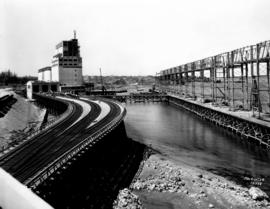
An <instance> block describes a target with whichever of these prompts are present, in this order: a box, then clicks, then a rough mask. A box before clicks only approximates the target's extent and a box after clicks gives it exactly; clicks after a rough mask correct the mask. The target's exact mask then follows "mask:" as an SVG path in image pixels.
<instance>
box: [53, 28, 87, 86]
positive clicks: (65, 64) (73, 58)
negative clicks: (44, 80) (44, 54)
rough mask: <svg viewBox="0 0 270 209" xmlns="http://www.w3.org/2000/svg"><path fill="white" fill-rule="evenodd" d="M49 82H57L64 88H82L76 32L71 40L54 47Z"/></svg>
mask: <svg viewBox="0 0 270 209" xmlns="http://www.w3.org/2000/svg"><path fill="white" fill-rule="evenodd" d="M51 81H52V82H59V84H60V86H66V87H69V86H70V87H72V86H73V87H75V86H82V84H83V78H82V58H81V56H80V46H79V44H78V40H77V39H76V32H74V38H73V39H71V40H69V41H62V42H60V43H59V44H57V45H56V52H55V55H54V56H53V60H52V67H51Z"/></svg>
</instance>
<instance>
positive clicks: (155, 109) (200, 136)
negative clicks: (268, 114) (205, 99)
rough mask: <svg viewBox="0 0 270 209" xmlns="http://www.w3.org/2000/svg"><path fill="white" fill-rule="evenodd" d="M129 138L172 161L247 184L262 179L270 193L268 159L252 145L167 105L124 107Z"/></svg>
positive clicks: (268, 157)
mask: <svg viewBox="0 0 270 209" xmlns="http://www.w3.org/2000/svg"><path fill="white" fill-rule="evenodd" d="M126 107H127V112H128V114H127V118H126V128H127V133H128V135H129V136H130V137H131V138H133V139H135V140H137V141H140V142H143V143H145V144H147V145H150V146H152V147H153V148H154V149H157V150H159V151H161V152H162V153H163V154H165V155H168V156H170V157H171V158H173V159H174V160H178V161H182V162H185V163H187V164H190V165H194V166H197V167H201V168H204V169H207V170H211V171H212V172H215V173H218V174H220V175H223V176H226V177H230V178H232V179H233V180H237V181H238V182H239V183H244V184H246V185H250V183H251V182H250V181H249V180H248V179H249V178H247V177H250V176H252V177H255V178H263V183H262V186H261V188H262V189H264V190H265V191H267V192H268V193H269V191H270V156H269V153H267V152H263V151H262V150H261V149H259V148H258V147H256V146H255V145H252V144H249V143H246V142H244V141H243V140H241V139H240V138H239V137H236V136H233V135H232V134H230V133H228V132H227V131H225V130H223V129H221V128H218V127H216V126H214V125H213V124H211V123H209V122H206V121H203V120H201V119H200V118H198V117H197V116H195V115H194V114H192V113H189V112H187V111H184V110H180V109H176V108H175V107H173V106H169V105H166V104H154V103H148V104H127V106H126Z"/></svg>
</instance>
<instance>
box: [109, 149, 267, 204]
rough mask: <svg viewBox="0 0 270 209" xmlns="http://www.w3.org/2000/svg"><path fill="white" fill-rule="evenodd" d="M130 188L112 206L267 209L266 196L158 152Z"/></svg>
mask: <svg viewBox="0 0 270 209" xmlns="http://www.w3.org/2000/svg"><path fill="white" fill-rule="evenodd" d="M142 166H143V169H142V172H141V173H140V175H139V176H138V178H137V179H136V180H135V181H134V182H133V184H132V185H131V186H130V188H129V189H125V190H122V191H120V193H119V195H118V199H117V200H116V201H115V204H114V208H115V209H121V208H132V209H133V208H134V209H135V208H146V209H159V208H178V209H188V208H191V209H193V208H194V209H195V208H200V209H205V208H220V209H228V208H237V209H251V208H252V209H253V208H255V209H259V208H267V209H270V203H269V201H268V197H267V195H266V194H265V193H264V192H262V191H261V190H260V189H258V188H251V189H248V188H244V187H242V186H239V185H237V184H235V183H234V182H231V181H228V180H226V179H225V178H223V177H220V176H217V175H215V174H212V173H210V172H208V171H204V170H201V169H198V168H194V167H191V166H189V165H186V164H184V163H182V164H181V163H179V162H177V163H175V162H173V161H171V160H169V159H166V158H164V157H163V156H161V155H158V154H154V155H151V156H150V157H149V158H148V159H147V160H146V161H145V162H144V164H143V165H142Z"/></svg>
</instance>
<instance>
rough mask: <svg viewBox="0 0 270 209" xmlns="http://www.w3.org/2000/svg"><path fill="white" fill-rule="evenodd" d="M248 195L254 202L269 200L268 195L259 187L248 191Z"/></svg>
mask: <svg viewBox="0 0 270 209" xmlns="http://www.w3.org/2000/svg"><path fill="white" fill-rule="evenodd" d="M248 193H249V195H250V196H251V197H252V199H253V200H264V199H268V198H269V197H268V195H267V194H266V193H265V192H264V191H262V190H261V189H259V188H258V187H251V188H250V189H249V190H248Z"/></svg>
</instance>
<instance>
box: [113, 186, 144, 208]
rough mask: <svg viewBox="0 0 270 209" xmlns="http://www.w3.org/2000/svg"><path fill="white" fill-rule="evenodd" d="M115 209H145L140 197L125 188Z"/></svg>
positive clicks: (115, 204)
mask: <svg viewBox="0 0 270 209" xmlns="http://www.w3.org/2000/svg"><path fill="white" fill-rule="evenodd" d="M113 209H143V206H142V203H141V201H140V200H139V198H138V196H137V195H135V194H133V193H132V192H131V191H130V190H129V189H127V188H125V189H123V190H121V191H120V192H119V194H118V197H117V199H116V200H115V202H114V205H113Z"/></svg>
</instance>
